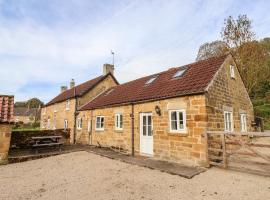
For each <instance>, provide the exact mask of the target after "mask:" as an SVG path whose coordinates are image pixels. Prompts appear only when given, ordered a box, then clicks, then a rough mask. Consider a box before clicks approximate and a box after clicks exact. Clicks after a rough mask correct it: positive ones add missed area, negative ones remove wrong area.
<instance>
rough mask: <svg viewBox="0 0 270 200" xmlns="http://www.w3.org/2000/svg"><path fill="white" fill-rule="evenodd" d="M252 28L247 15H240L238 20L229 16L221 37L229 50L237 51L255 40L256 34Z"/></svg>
mask: <svg viewBox="0 0 270 200" xmlns="http://www.w3.org/2000/svg"><path fill="white" fill-rule="evenodd" d="M251 28H252V26H251V20H250V19H249V18H248V17H247V15H239V16H238V18H237V20H234V19H233V17H232V16H229V17H228V18H227V19H225V22H224V27H223V28H222V31H221V37H222V38H223V41H224V42H225V43H226V45H228V47H229V48H231V49H235V48H236V49H237V48H238V47H240V46H241V45H243V44H244V43H246V42H251V41H253V40H255V33H254V32H253V31H252V30H251Z"/></svg>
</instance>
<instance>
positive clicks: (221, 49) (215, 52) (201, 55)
mask: <svg viewBox="0 0 270 200" xmlns="http://www.w3.org/2000/svg"><path fill="white" fill-rule="evenodd" d="M226 53H228V47H227V46H226V44H225V43H224V42H222V41H220V40H216V41H214V42H209V43H208V42H207V43H204V44H203V45H201V46H200V48H199V51H198V54H197V58H196V61H199V60H205V59H208V58H211V57H216V56H221V55H224V54H226Z"/></svg>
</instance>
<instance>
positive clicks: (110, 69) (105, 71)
mask: <svg viewBox="0 0 270 200" xmlns="http://www.w3.org/2000/svg"><path fill="white" fill-rule="evenodd" d="M108 73H111V74H112V75H113V73H114V65H111V64H104V65H103V75H104V76H105V75H107V74H108Z"/></svg>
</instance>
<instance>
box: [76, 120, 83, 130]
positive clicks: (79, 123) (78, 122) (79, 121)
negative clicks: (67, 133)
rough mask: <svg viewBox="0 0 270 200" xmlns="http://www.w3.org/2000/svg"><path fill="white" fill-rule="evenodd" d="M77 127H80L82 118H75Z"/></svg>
mask: <svg viewBox="0 0 270 200" xmlns="http://www.w3.org/2000/svg"><path fill="white" fill-rule="evenodd" d="M77 129H79V130H80V129H82V118H78V119H77Z"/></svg>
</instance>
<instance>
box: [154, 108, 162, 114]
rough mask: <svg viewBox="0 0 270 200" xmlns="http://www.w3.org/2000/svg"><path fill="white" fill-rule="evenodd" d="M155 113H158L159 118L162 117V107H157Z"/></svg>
mask: <svg viewBox="0 0 270 200" xmlns="http://www.w3.org/2000/svg"><path fill="white" fill-rule="evenodd" d="M155 111H156V113H157V114H158V115H159V116H161V110H160V107H159V106H156V107H155Z"/></svg>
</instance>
